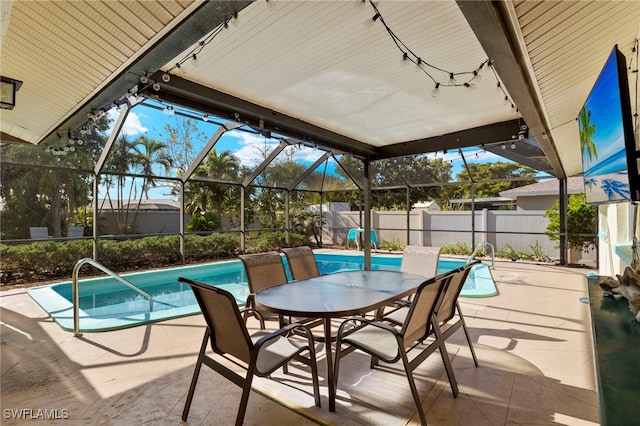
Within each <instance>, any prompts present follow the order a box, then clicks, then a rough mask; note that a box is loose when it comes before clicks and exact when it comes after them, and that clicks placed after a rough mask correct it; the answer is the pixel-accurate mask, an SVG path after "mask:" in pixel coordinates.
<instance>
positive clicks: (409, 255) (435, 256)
mask: <svg viewBox="0 0 640 426" xmlns="http://www.w3.org/2000/svg"><path fill="white" fill-rule="evenodd" d="M440 250H441V248H440V247H422V246H406V247H405V248H404V250H403V251H402V263H400V270H401V271H402V272H408V273H411V274H418V275H422V276H423V277H425V278H431V277H435V276H436V275H437V274H438V261H439V260H440Z"/></svg>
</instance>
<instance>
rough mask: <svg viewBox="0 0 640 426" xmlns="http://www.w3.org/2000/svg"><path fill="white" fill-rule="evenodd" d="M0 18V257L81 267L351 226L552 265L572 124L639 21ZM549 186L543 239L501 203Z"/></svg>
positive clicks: (179, 4)
mask: <svg viewBox="0 0 640 426" xmlns="http://www.w3.org/2000/svg"><path fill="white" fill-rule="evenodd" d="M2 7H3V8H5V9H6V8H8V9H9V10H8V13H7V14H4V11H5V10H4V9H3V17H6V18H3V24H2V25H3V38H2V57H3V60H2V76H3V81H5V78H6V79H8V80H11V81H13V82H17V81H19V82H20V84H19V85H18V86H16V87H17V91H16V92H15V95H16V96H15V105H12V106H11V109H5V110H3V114H2V117H1V121H2V146H1V148H0V149H1V150H2V190H3V194H2V197H3V201H4V206H3V210H2V212H3V217H2V229H1V231H2V232H1V236H2V240H3V243H5V242H6V243H19V242H23V241H24V242H26V241H30V240H33V239H34V237H33V236H32V234H30V231H31V228H41V229H42V228H44V227H46V228H47V229H46V231H45V232H46V233H45V235H46V237H47V238H49V237H51V238H53V239H61V240H66V239H70V238H72V237H70V236H69V235H70V234H69V229H71V228H83V232H84V235H83V237H84V238H85V239H92V240H93V256H94V258H97V259H100V253H99V242H100V241H107V240H115V239H125V238H140V237H148V236H165V235H174V236H176V238H175V239H173V240H170V241H171V243H170V244H171V245H172V250H176V251H177V252H178V253H180V257H181V259H180V260H182V261H189V260H190V259H189V256H190V254H189V252H188V248H186V247H185V242H186V240H187V239H188V238H189V237H195V236H206V235H211V234H212V233H215V234H220V235H225V236H229V238H233V239H234V240H233V241H234V242H236V243H237V246H238V247H239V250H240V251H247V250H251V249H252V247H255V246H254V245H252V243H255V242H257V241H260V238H261V237H263V236H264V235H265V234H269V233H271V234H272V235H273V234H276V235H277V238H278V239H279V240H278V241H280V242H281V244H283V245H296V244H299V243H302V242H304V243H309V244H311V245H318V246H343V247H344V246H347V245H350V244H351V243H352V241H351V240H349V239H348V238H347V237H348V234H349V231H350V230H352V229H355V230H360V229H362V230H364V232H361V233H359V235H358V238H359V240H358V242H359V243H361V244H362V247H363V248H364V251H365V256H369V255H370V248H371V246H372V244H371V242H372V241H371V237H372V235H373V234H372V233H370V232H366V231H367V230H369V229H373V230H375V231H376V239H377V240H379V241H377V242H378V243H379V244H377V245H376V247H378V246H379V245H381V244H382V243H386V246H385V247H388V248H393V247H401V246H403V245H406V244H420V245H440V246H444V245H446V244H465V245H468V246H471V247H472V248H473V247H475V246H476V245H477V244H478V243H481V242H484V241H490V242H492V244H493V245H495V246H496V248H497V249H503V248H512V249H513V250H516V251H519V250H524V249H527V248H529V247H536V248H537V249H539V250H540V251H543V252H545V253H544V254H545V255H546V256H547V257H552V258H557V259H559V260H560V262H561V263H566V259H565V257H566V252H567V241H568V239H569V238H570V235H569V232H568V228H567V220H566V211H567V204H568V195H569V189H568V187H569V185H568V179H569V178H571V177H574V176H578V175H579V174H580V173H581V172H582V170H581V164H580V155H581V147H580V143H579V132H578V127H577V123H576V120H575V118H576V116H577V114H578V112H579V110H580V108H581V106H582V103H583V102H584V99H585V98H586V96H587V94H588V91H589V89H590V87H591V85H592V83H593V81H594V79H595V78H596V77H597V74H598V72H599V70H600V67H601V64H602V63H603V61H604V59H605V58H606V56H607V54H608V53H609V51H610V50H611V48H612V46H613V45H614V44H618V46H619V48H620V50H621V51H622V52H623V53H625V54H627V55H629V57H630V58H631V57H632V56H633V55H634V53H633V52H637V49H636V48H635V46H637V33H638V26H637V22H639V21H640V19H639V18H640V12H639V7H638V5H637V3H635V2H538V1H501V2H494V1H473V2H470V1H453V0H450V1H434V2H431V1H401V2H396V1H389V2H384V1H383V2H377V3H374V2H370V1H361V0H344V1H329V2H327V1H284V0H281V1H271V0H269V1H266V0H265V1H209V2H204V1H123V2H92V1H86V2H82V1H81V2H65V1H63V2H59V1H56V2H54V1H51V2H3V5H2ZM52 16H53V17H55V19H54V20H52V19H53V18H51V17H52ZM560 23H562V25H560ZM586 29H589V30H588V31H587V30H586ZM578 35H579V36H578ZM577 57H580V58H581V59H582V60H577V59H576V60H571V59H570V58H577ZM3 102H4V100H3ZM547 180H552V181H554V182H557V183H556V189H555V192H554V194H553V196H554V197H556V198H557V199H558V200H559V206H558V211H559V212H560V219H559V220H558V224H559V225H558V228H557V229H555V230H551V231H548V230H547V226H546V225H547V219H545V218H544V214H543V213H544V212H543V211H540V210H538V211H536V212H535V214H532V215H529V216H527V215H526V214H523V213H522V212H518V210H517V207H516V203H515V202H513V201H509V200H510V199H508V198H507V197H501V196H500V192H503V191H506V190H509V189H513V188H515V187H518V186H524V185H529V184H533V183H536V182H544V181H547ZM485 203H489V204H485ZM494 208H495V209H498V210H495V211H500V212H507V213H512V214H511V215H505V216H504V217H501V218H497V216H494V210H493V209H494ZM12 209H13V210H12ZM7 212H24V214H7ZM498 222H500V223H502V225H501V226H497V225H496V223H498ZM34 232H35V229H34ZM587 234H589V235H588V236H590V237H593V235H595V234H596V230H595V229H593V230H592V231H590V232H587ZM33 235H36V234H33ZM522 235H525V236H527V238H522ZM551 236H554V238H553V239H552V238H551ZM74 238H75V237H74ZM273 238H276V237H273ZM556 239H557V240H558V241H557V242H556V241H555V240H556ZM360 240H362V241H360ZM265 244H267V243H265ZM517 244H523V245H524V246H523V247H518V246H517ZM558 244H559V246H558ZM258 245H260V244H258ZM267 245H268V244H267Z"/></svg>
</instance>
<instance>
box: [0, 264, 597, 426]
mask: <svg viewBox="0 0 640 426" xmlns="http://www.w3.org/2000/svg"><path fill="white" fill-rule="evenodd" d="M585 273H586V270H580V269H570V268H561V267H552V266H539V265H528V264H521V263H500V262H497V263H496V269H495V270H494V271H493V276H494V279H495V281H496V282H497V286H498V290H499V292H500V294H499V296H496V297H490V298H478V299H461V300H462V309H463V312H464V314H465V317H466V319H467V324H468V326H469V328H470V332H471V335H472V339H473V341H474V344H475V347H476V351H477V353H478V357H479V361H480V367H479V368H477V369H476V368H473V367H472V364H471V367H470V362H469V359H467V355H468V349H465V347H466V346H465V345H464V342H463V340H464V338H463V336H462V331H461V330H460V331H458V335H457V336H456V337H457V338H458V339H457V340H454V342H453V344H459V345H460V348H461V349H460V353H461V354H462V353H464V354H465V356H457V357H456V358H455V359H454V362H453V366H454V370H455V374H456V376H457V379H458V384H459V386H460V395H459V397H458V398H457V399H453V398H452V397H451V393H450V392H441V393H439V394H437V395H433V397H432V398H431V397H430V398H429V405H428V407H427V410H428V411H427V420H428V422H429V424H430V425H474V426H475V425H483V424H485V425H525V424H526V425H572V426H573V425H596V424H598V423H599V418H598V401H597V394H596V391H595V379H594V365H593V353H592V346H591V331H590V330H591V326H590V322H589V306H588V305H587V304H584V303H582V302H581V301H580V298H581V297H585V296H587V287H586V278H585ZM0 309H1V310H0V321H1V323H0V324H1V340H0V348H1V362H2V364H1V382H0V385H1V401H0V405H1V407H0V408H1V411H2V416H3V417H2V420H0V423H2V424H3V425H9V424H25V422H24V421H15V420H12V419H11V418H10V417H11V415H12V412H11V411H10V410H12V409H13V410H21V409H31V410H32V411H31V412H25V411H24V410H23V411H22V413H23V414H25V413H26V414H27V415H32V416H36V415H37V414H38V410H39V409H40V410H45V409H46V410H49V411H48V412H49V415H51V413H53V414H57V415H58V417H68V419H59V420H57V422H55V423H57V424H64V425H67V424H78V425H80V424H82V425H88V424H96V425H97V424H100V425H102V424H106V425H111V424H113V425H139V424H153V425H158V424H167V425H176V424H182V421H181V419H180V415H181V412H182V407H183V404H184V400H185V397H186V392H187V388H188V386H189V381H190V379H191V375H192V372H193V366H194V363H195V359H196V356H197V352H198V349H199V345H200V343H201V338H202V332H203V324H204V322H203V320H202V318H201V316H199V315H196V316H191V317H186V318H180V319H175V320H169V321H164V322H160V323H155V324H150V325H145V326H139V327H135V328H130V329H126V330H119V331H113V332H107V333H86V334H84V335H83V336H82V337H81V338H75V337H73V335H72V333H69V332H65V331H62V330H61V329H60V328H59V327H58V325H57V324H56V323H54V322H53V321H52V320H51V319H50V318H49V317H48V315H47V314H46V313H45V312H44V311H42V309H40V307H39V306H38V305H37V304H36V303H35V302H34V301H33V300H32V299H31V298H30V297H29V295H28V294H27V289H24V288H22V289H11V290H5V291H1V292H0ZM200 377H201V379H200V381H199V384H198V388H197V391H196V398H195V399H194V402H193V406H192V410H191V414H190V416H189V422H190V423H189V424H203V425H212V424H215V425H227V424H233V421H234V419H235V414H236V410H237V404H238V402H239V397H240V389H239V388H237V387H235V385H232V384H231V383H230V382H228V381H226V380H224V379H222V378H221V377H219V376H217V375H216V374H215V373H214V372H212V371H211V370H209V369H206V368H205V369H203V372H202V373H201V376H200ZM444 377H445V378H444V379H445V380H446V376H444ZM445 385H446V386H445ZM446 387H448V384H446V383H445V384H444V385H443V386H440V388H446ZM323 406H326V403H325V401H323ZM8 410H9V411H8ZM52 410H57V411H52ZM246 424H252V425H307V424H316V423H314V422H313V421H312V420H309V419H307V418H305V417H303V416H301V415H300V414H298V413H296V412H295V411H292V410H290V409H288V408H285V407H283V406H281V405H279V404H278V403H276V402H274V401H271V400H269V399H267V398H265V397H263V396H261V395H260V394H258V393H256V392H253V393H252V395H251V397H250V398H249V407H248V410H247V417H246ZM362 424H370V423H367V422H364V421H363V423H362Z"/></svg>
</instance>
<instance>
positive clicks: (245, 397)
mask: <svg viewBox="0 0 640 426" xmlns="http://www.w3.org/2000/svg"><path fill="white" fill-rule="evenodd" d="M255 367H256V366H255V362H253V363H250V364H249V370H248V371H247V377H246V378H245V380H244V383H243V385H242V398H241V399H240V407H238V415H237V417H236V426H242V423H243V422H244V415H245V413H246V411H247V405H249V394H250V393H251V382H253V371H254V370H255Z"/></svg>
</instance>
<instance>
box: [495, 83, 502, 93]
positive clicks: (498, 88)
mask: <svg viewBox="0 0 640 426" xmlns="http://www.w3.org/2000/svg"><path fill="white" fill-rule="evenodd" d="M500 92H502V84H500V82H498V83H497V84H496V93H500Z"/></svg>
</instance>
